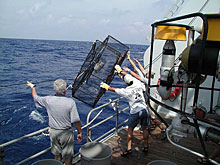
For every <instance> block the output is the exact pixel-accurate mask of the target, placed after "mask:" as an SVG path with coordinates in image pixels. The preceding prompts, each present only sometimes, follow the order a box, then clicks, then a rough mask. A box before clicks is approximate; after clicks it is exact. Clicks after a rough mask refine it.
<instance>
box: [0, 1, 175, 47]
mask: <svg viewBox="0 0 220 165" xmlns="http://www.w3.org/2000/svg"><path fill="white" fill-rule="evenodd" d="M173 2H175V0H0V38H21V39H47V40H70V41H92V42H93V41H95V40H100V41H102V40H104V39H105V38H106V37H107V36H108V35H111V36H113V37H115V38H116V39H118V40H120V41H121V42H123V43H126V44H141V45H146V44H149V41H148V40H147V39H146V38H147V35H149V34H150V32H151V24H152V23H153V22H154V21H156V20H159V19H161V18H163V16H164V15H165V14H166V13H167V11H168V9H169V8H170V7H171V5H172V3H173Z"/></svg>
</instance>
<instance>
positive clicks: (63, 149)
mask: <svg viewBox="0 0 220 165" xmlns="http://www.w3.org/2000/svg"><path fill="white" fill-rule="evenodd" d="M50 144H51V152H52V153H53V154H54V155H55V156H57V155H60V154H61V155H62V158H64V159H68V158H71V157H72V156H73V154H74V150H73V147H74V135H73V131H72V129H67V130H56V129H52V128H50Z"/></svg>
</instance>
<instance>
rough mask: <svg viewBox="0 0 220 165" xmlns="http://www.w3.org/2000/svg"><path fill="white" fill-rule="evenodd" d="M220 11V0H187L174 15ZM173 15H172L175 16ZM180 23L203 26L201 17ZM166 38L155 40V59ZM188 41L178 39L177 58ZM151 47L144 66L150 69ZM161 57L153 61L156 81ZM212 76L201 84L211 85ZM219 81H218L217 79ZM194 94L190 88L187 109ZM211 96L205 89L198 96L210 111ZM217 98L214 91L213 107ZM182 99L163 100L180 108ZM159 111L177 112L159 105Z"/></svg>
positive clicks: (167, 115) (172, 113) (218, 85)
mask: <svg viewBox="0 0 220 165" xmlns="http://www.w3.org/2000/svg"><path fill="white" fill-rule="evenodd" d="M219 11H220V0H188V1H185V2H184V3H183V4H182V6H181V7H180V9H179V11H177V12H178V14H177V15H174V16H175V17H176V16H182V15H187V14H190V13H196V12H201V13H206V14H207V13H219ZM174 16H172V17H174ZM178 23H182V24H185V25H190V26H194V27H200V28H201V27H202V20H201V18H198V17H197V18H196V19H194V20H192V19H185V20H181V22H180V21H179V22H178ZM196 35H198V34H196ZM164 43H165V40H154V49H153V50H154V52H153V60H154V59H155V58H156V57H157V56H159V55H160V54H161V53H162V50H163V46H164ZM186 45H187V43H186V41H177V42H175V47H176V55H175V58H177V57H178V56H179V55H180V53H181V52H182V51H183V49H184V48H186ZM150 49H151V48H150V47H149V48H148V49H147V50H146V52H145V54H144V66H145V68H146V69H147V70H148V69H149V68H148V67H147V66H148V64H149V61H150ZM161 59H162V58H161V57H160V58H159V60H157V62H155V63H153V66H152V71H153V72H155V73H156V75H155V81H157V80H158V78H159V77H160V66H161ZM211 81H212V78H211V77H209V76H208V77H207V79H206V81H205V82H204V83H203V84H202V85H201V86H204V87H211V85H212V84H211ZM216 82H217V81H216ZM215 87H216V88H219V87H220V83H219V82H218V83H216V86H215ZM193 95H194V90H193V89H189V91H188V98H187V107H186V111H188V112H191V109H192V105H193ZM210 96H211V92H210V91H205V90H200V94H199V98H198V103H201V104H202V106H204V107H206V110H207V111H209V109H210V108H209V107H210ZM217 99H218V92H215V93H214V104H213V107H214V106H215V105H216V104H217ZM180 100H181V96H180V95H179V96H178V97H177V98H176V100H174V101H170V100H166V101H162V102H164V103H165V104H167V105H170V106H172V107H174V108H177V109H180ZM157 111H158V112H159V113H162V114H163V115H166V117H174V116H175V115H176V113H174V112H172V111H167V110H166V109H165V108H163V107H161V106H159V107H158V110H157Z"/></svg>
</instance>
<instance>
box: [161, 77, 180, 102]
mask: <svg viewBox="0 0 220 165" xmlns="http://www.w3.org/2000/svg"><path fill="white" fill-rule="evenodd" d="M157 85H160V79H158V81H157ZM176 85H178V84H176ZM158 89H159V87H157V90H158ZM180 90H181V87H176V88H175V89H174V90H173V91H172V92H171V93H170V95H169V97H168V98H169V99H171V98H174V97H177V96H178V95H179V93H180Z"/></svg>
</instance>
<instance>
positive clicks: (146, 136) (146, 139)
mask: <svg viewBox="0 0 220 165" xmlns="http://www.w3.org/2000/svg"><path fill="white" fill-rule="evenodd" d="M148 137H149V134H148V129H147V128H145V129H143V140H144V147H148Z"/></svg>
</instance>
